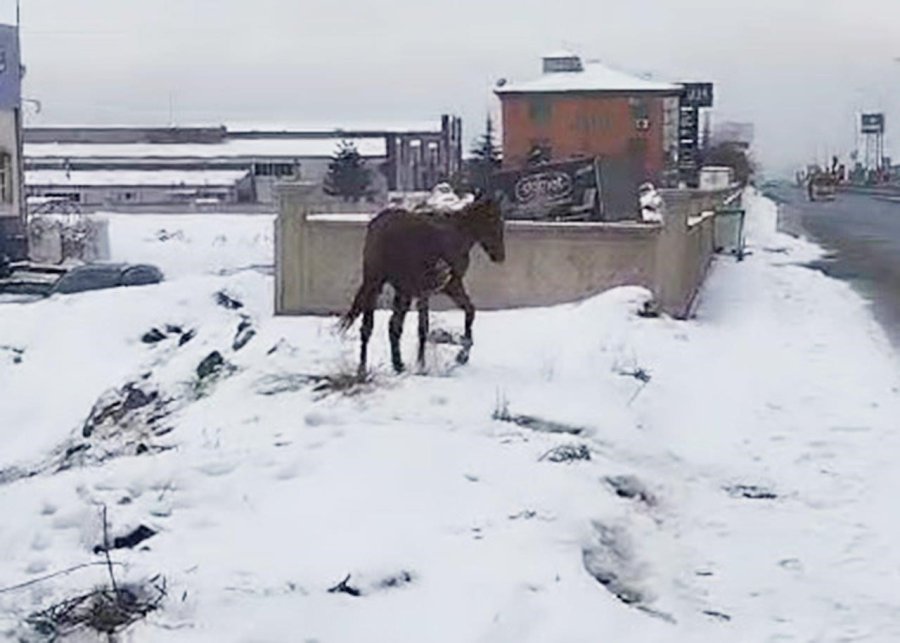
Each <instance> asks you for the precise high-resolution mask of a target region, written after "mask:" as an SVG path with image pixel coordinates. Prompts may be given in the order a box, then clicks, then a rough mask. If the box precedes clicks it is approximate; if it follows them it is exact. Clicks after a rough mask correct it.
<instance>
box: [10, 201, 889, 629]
mask: <svg viewBox="0 0 900 643" xmlns="http://www.w3.org/2000/svg"><path fill="white" fill-rule="evenodd" d="M747 204H748V205H749V209H750V213H749V224H748V225H749V227H750V229H749V245H750V250H751V251H752V254H751V255H750V256H748V257H747V258H746V259H745V260H744V261H743V262H741V263H737V262H735V261H734V260H733V259H730V258H723V259H719V260H717V261H716V263H715V265H714V267H713V270H712V273H711V277H710V279H709V281H708V283H707V286H706V288H705V290H704V291H703V293H702V297H701V300H700V305H699V308H698V312H697V317H696V319H694V320H692V321H689V322H677V321H674V320H670V319H667V318H660V319H644V318H641V317H639V316H637V314H636V311H637V310H639V308H640V306H641V304H642V302H644V301H645V300H646V299H647V298H648V296H649V294H648V293H647V292H646V291H644V290H643V289H640V288H621V289H617V290H614V291H610V292H608V293H606V294H604V295H601V296H599V297H596V298H593V299H591V300H589V301H585V302H583V303H580V304H578V305H567V306H559V307H555V308H548V309H535V310H520V311H508V312H496V313H481V314H479V316H478V318H477V320H476V322H475V347H474V349H473V352H472V361H471V363H470V364H469V365H468V366H466V367H463V368H457V369H452V368H450V366H449V365H450V364H452V361H453V354H452V351H451V348H450V347H449V346H441V345H436V346H433V347H431V348H430V352H429V356H428V359H429V365H430V366H429V370H428V372H427V373H426V374H415V373H414V374H409V375H405V376H402V377H396V376H394V375H392V374H390V372H389V369H388V364H389V359H388V347H387V329H386V325H387V317H386V315H385V314H379V316H378V317H377V320H376V333H375V335H374V337H373V344H372V356H373V361H374V363H375V365H376V374H375V378H374V382H373V383H372V384H369V385H364V386H359V387H351V388H349V389H347V388H345V387H343V386H342V382H343V379H342V376H344V375H346V374H347V373H350V372H352V371H353V368H354V367H355V358H356V352H357V346H356V328H354V331H353V333H352V335H350V336H347V337H344V338H342V337H340V336H338V335H336V334H335V332H334V325H335V320H334V319H329V318H314V317H310V318H300V317H298V318H274V317H273V316H272V313H271V311H272V302H273V293H272V288H273V280H272V277H271V266H270V264H271V255H272V219H271V218H270V217H260V216H253V217H250V216H247V217H241V216H203V215H201V216H165V217H164V216H160V217H153V216H143V215H141V216H128V215H115V216H111V217H110V219H111V226H110V229H111V238H112V252H113V259H115V260H130V261H152V262H155V263H156V264H157V265H159V266H160V267H161V268H163V269H164V271H165V272H166V274H167V277H168V280H167V281H166V282H165V283H162V284H159V285H156V286H148V287H142V288H133V289H120V290H115V291H101V292H93V293H85V294H80V295H72V296H55V297H53V298H50V299H48V300H44V301H39V302H36V303H25V304H4V305H0V432H2V435H0V439H2V450H0V509H2V515H3V520H2V521H0V551H2V552H3V555H2V556H0V633H5V634H6V635H8V636H10V637H11V638H15V637H17V636H18V637H23V640H41V639H40V638H39V637H37V636H36V635H34V634H33V632H30V630H28V628H25V627H23V626H22V622H23V619H24V618H25V617H27V616H28V615H29V614H31V613H33V612H36V611H38V610H41V609H44V608H47V607H48V606H50V605H53V604H55V603H58V602H60V601H62V600H63V599H66V598H67V597H71V596H75V595H78V594H80V593H84V592H85V591H89V590H91V588H93V587H94V586H96V585H100V584H103V583H105V582H107V578H108V576H107V571H106V569H105V567H104V566H102V565H94V566H89V567H82V568H80V569H77V570H75V571H72V572H70V573H67V574H63V575H58V576H54V577H52V578H47V576H49V575H51V574H53V573H55V572H58V571H61V570H67V569H71V568H73V567H75V566H78V565H82V564H84V563H100V562H102V561H103V560H104V558H103V556H102V555H100V554H95V553H94V548H95V546H97V545H98V544H102V543H103V541H104V536H103V521H102V519H101V517H100V516H101V507H102V506H104V505H105V506H106V507H107V511H108V526H109V531H110V539H112V538H113V537H117V536H122V535H126V534H128V533H130V532H131V531H132V530H134V529H135V528H136V527H138V526H139V525H144V526H146V527H148V528H150V529H151V530H153V531H155V532H156V533H155V535H153V536H152V537H151V538H149V539H147V540H145V541H144V542H142V543H140V544H139V545H138V546H137V547H134V548H131V549H129V548H121V549H115V550H114V551H112V552H111V557H112V559H113V561H114V562H115V563H117V567H116V568H115V569H116V575H117V578H118V581H119V582H120V583H130V582H140V581H142V580H144V579H147V578H151V577H153V576H155V575H157V574H161V575H162V576H163V577H165V580H166V587H167V598H166V599H165V601H164V602H163V603H162V608H161V609H160V610H159V611H157V612H154V613H152V614H151V615H150V616H149V617H148V618H147V619H146V620H144V621H142V622H140V623H138V624H136V625H134V626H133V627H132V628H131V629H129V630H127V632H126V633H125V634H124V635H123V636H122V639H123V640H132V641H166V642H168V641H176V642H177V641H192V642H194V641H204V642H205V641H208V642H210V643H212V642H222V641H247V642H250V641H253V642H261V641H290V642H293V641H320V642H323V643H325V642H330V641H339V642H350V641H360V642H362V641H366V642H371V641H392V642H393V641H398V642H400V641H403V642H405V641H410V642H413V641H415V642H421V641H446V642H448V643H449V642H454V643H456V642H460V641H485V642H488V641H490V642H494V641H497V642H510V643H512V642H516V643H520V642H538V641H540V642H544V641H547V642H557V641H566V642H570V641H571V642H580V641H584V642H591V643H594V642H596V641H660V642H669V641H726V640H727V641H734V642H743V641H747V642H759V641H896V640H900V596H898V595H897V594H895V593H894V592H895V591H896V588H897V586H898V583H900V547H898V546H897V544H896V543H897V542H898V541H900V517H898V515H897V512H896V490H897V489H898V488H900V467H897V466H896V465H895V461H896V459H897V457H898V455H900V430H898V429H900V426H898V425H900V369H898V360H897V357H896V355H895V354H894V353H893V351H892V349H891V348H890V346H889V345H888V343H887V340H886V339H885V336H884V334H883V332H882V331H881V329H880V328H879V327H878V326H877V325H876V324H875V323H874V321H873V320H872V318H871V316H870V313H869V311H868V309H867V307H866V305H865V303H864V302H863V301H862V299H861V298H860V297H859V296H857V295H856V294H855V293H854V292H853V291H852V290H851V289H850V287H849V286H847V285H846V284H844V283H841V282H837V281H834V280H832V279H830V278H828V277H826V276H824V275H823V274H821V273H819V272H816V271H814V270H811V269H808V268H805V267H803V266H802V264H803V263H805V262H807V261H809V260H811V259H814V258H815V257H817V256H819V255H820V254H821V251H820V250H819V249H818V248H817V247H815V246H812V245H810V244H808V243H806V242H804V241H802V240H797V239H793V238H791V237H787V236H785V235H781V234H778V233H776V231H775V219H776V210H775V206H774V205H773V204H772V203H771V202H769V201H768V200H766V199H763V198H761V197H758V196H754V195H751V196H749V197H748V199H747ZM476 251H477V252H480V250H476ZM218 293H221V295H220V294H218ZM222 295H224V296H222ZM234 302H240V303H242V304H243V307H241V308H233V306H234V305H236V304H235V303H234ZM223 304H230V305H231V306H232V307H231V308H229V307H228V306H227V305H223ZM461 324H462V314H461V313H453V312H451V313H442V314H435V315H433V325H435V326H440V327H442V328H446V329H450V330H457V329H459V328H460V327H461ZM414 326H415V320H414V316H410V317H409V318H408V320H407V332H406V334H405V337H404V342H405V353H404V355H405V357H406V359H407V362H408V363H412V361H413V357H414V342H415V338H414V335H415V332H414ZM152 329H157V331H158V332H157V333H152V335H155V336H153V337H151V338H150V339H155V340H157V341H155V342H153V343H145V342H144V341H142V338H143V336H144V335H145V334H146V333H148V332H150V331H152ZM213 351H218V353H219V355H220V356H221V357H222V362H221V363H218V364H214V366H215V368H212V369H210V370H212V374H210V375H206V376H203V377H201V376H200V375H198V373H197V367H198V365H199V364H200V363H201V361H204V359H205V358H207V356H209V355H210V354H211V353H212V352H213ZM210 363H211V362H210V360H207V365H209V364H210ZM323 378H324V379H323ZM123 402H124V405H123V404H122V403H123ZM117 404H118V405H117ZM92 409H93V412H92ZM89 416H90V418H89ZM85 433H89V436H88V437H85V436H84V434H85ZM348 575H349V579H347V576H348ZM345 579H346V582H345V583H344V584H343V585H341V581H343V580H345ZM30 581H35V582H32V583H31V584H26V583H29V582H30ZM336 587H340V589H341V590H342V591H332V592H329V591H328V590H329V589H334V588H336ZM29 637H31V638H29ZM76 640H93V639H91V638H84V639H76Z"/></svg>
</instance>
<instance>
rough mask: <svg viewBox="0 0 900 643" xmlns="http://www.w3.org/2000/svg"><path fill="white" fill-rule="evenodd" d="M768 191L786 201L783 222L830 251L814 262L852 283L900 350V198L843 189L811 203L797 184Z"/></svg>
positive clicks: (783, 207)
mask: <svg viewBox="0 0 900 643" xmlns="http://www.w3.org/2000/svg"><path fill="white" fill-rule="evenodd" d="M767 193H768V194H769V195H770V196H771V197H773V198H774V199H776V200H777V201H778V202H779V203H780V205H781V225H782V227H783V228H784V229H785V230H787V231H789V232H794V233H802V234H803V235H804V236H806V237H807V238H810V239H811V240H813V241H815V242H816V243H818V244H819V245H821V246H823V247H824V248H826V249H827V250H829V251H830V252H831V253H832V254H831V255H830V256H829V258H828V259H826V260H824V261H821V262H817V264H816V265H815V266H813V267H815V268H818V269H821V270H822V271H824V272H825V273H827V274H829V275H831V276H833V277H837V278H839V279H843V280H846V281H848V282H850V283H851V284H852V285H853V286H854V287H855V288H856V289H857V290H858V291H859V292H860V293H861V294H862V295H863V296H865V297H866V298H867V299H868V300H869V301H870V302H871V304H872V308H873V311H874V313H875V315H876V317H877V318H878V320H879V321H880V322H881V324H882V325H883V326H884V328H885V330H886V332H887V334H888V335H889V336H890V338H891V340H892V341H893V342H894V345H895V346H896V347H897V349H898V350H900V202H892V201H887V200H883V199H879V198H876V197H872V196H868V195H858V194H838V195H837V198H836V200H835V201H832V202H815V203H810V202H809V201H808V200H807V199H806V194H805V191H803V190H800V189H797V188H795V187H791V186H785V187H778V188H774V189H771V190H768V191H767Z"/></svg>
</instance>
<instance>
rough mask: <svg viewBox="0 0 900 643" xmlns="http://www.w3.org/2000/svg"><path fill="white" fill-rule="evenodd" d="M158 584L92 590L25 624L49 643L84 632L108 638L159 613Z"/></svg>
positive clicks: (162, 591)
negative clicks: (151, 614)
mask: <svg viewBox="0 0 900 643" xmlns="http://www.w3.org/2000/svg"><path fill="white" fill-rule="evenodd" d="M159 581H160V579H159V578H153V579H150V580H148V581H146V582H145V583H140V584H128V585H123V586H121V587H119V588H117V589H116V590H110V589H98V590H94V591H92V592H88V593H87V594H81V595H79V596H76V597H74V598H69V599H66V600H64V601H61V602H59V603H57V604H55V605H51V606H50V607H48V608H47V609H44V610H41V611H39V612H34V613H33V614H30V615H29V616H28V617H27V618H26V619H25V622H26V624H27V625H29V626H30V627H31V628H32V629H33V630H34V632H36V633H37V634H38V635H40V636H42V637H45V638H46V640H49V641H56V640H59V639H61V638H63V637H68V636H71V635H74V634H76V633H77V632H79V631H83V630H86V629H87V630H93V631H94V632H96V633H98V634H105V635H107V636H112V635H114V634H116V633H117V632H121V631H122V630H124V629H126V628H128V627H129V626H130V625H133V624H134V623H136V622H137V621H139V620H141V619H143V618H145V617H146V616H147V615H148V614H150V613H151V612H154V611H156V610H157V609H159V606H160V604H161V603H162V601H163V599H164V598H165V596H166V590H165V583H164V582H163V583H160V582H159ZM111 640H113V639H111Z"/></svg>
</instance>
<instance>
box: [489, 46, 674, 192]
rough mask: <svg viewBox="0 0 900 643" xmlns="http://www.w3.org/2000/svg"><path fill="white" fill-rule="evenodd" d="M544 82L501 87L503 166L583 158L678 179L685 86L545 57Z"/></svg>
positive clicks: (568, 57)
mask: <svg viewBox="0 0 900 643" xmlns="http://www.w3.org/2000/svg"><path fill="white" fill-rule="evenodd" d="M543 63H544V65H543V67H544V69H543V71H544V73H543V75H542V76H541V77H540V78H537V79H535V80H531V81H526V82H521V83H501V84H500V85H499V86H498V87H497V88H496V89H495V92H496V94H497V96H498V97H499V98H500V102H501V106H502V113H503V164H504V166H505V167H520V166H522V165H525V164H527V163H528V162H529V161H538V160H542V161H550V160H554V161H556V160H564V159H571V158H578V157H595V156H599V157H601V158H602V159H603V161H604V163H605V165H606V166H607V167H609V168H610V169H614V171H615V172H616V173H619V172H622V171H624V172H627V173H628V174H629V175H631V176H632V177H634V178H635V179H638V180H641V181H653V182H657V183H659V182H665V181H666V180H667V179H671V178H672V176H674V173H675V172H676V171H677V160H678V151H677V150H678V114H679V96H680V95H681V94H682V92H683V87H682V86H681V85H676V84H669V83H662V82H657V81H652V80H646V79H643V78H638V77H636V76H631V75H629V74H626V73H623V72H620V71H616V70H613V69H610V68H608V67H605V66H604V65H601V64H598V63H589V64H587V65H583V64H582V62H581V59H580V58H579V57H578V56H576V55H574V54H570V53H559V54H553V55H549V56H546V57H544V59H543Z"/></svg>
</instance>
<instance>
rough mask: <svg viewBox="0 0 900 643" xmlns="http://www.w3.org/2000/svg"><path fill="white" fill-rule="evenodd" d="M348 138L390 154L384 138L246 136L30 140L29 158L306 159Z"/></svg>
mask: <svg viewBox="0 0 900 643" xmlns="http://www.w3.org/2000/svg"><path fill="white" fill-rule="evenodd" d="M344 140H348V141H349V142H350V143H353V144H354V145H355V146H356V149H357V150H359V153H360V154H362V155H363V156H367V157H383V156H385V155H386V154H387V151H386V145H385V141H384V139H383V138H359V139H343V138H274V139H252V138H242V139H234V140H226V141H225V142H223V143H120V144H117V143H26V144H25V156H26V158H63V159H65V158H110V159H116V158H128V159H141V158H162V159H173V158H248V159H250V158H260V159H266V158H283V159H292V158H304V157H329V156H332V155H333V154H334V152H335V150H337V148H338V146H339V145H340V144H341V142H342V141H344Z"/></svg>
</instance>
